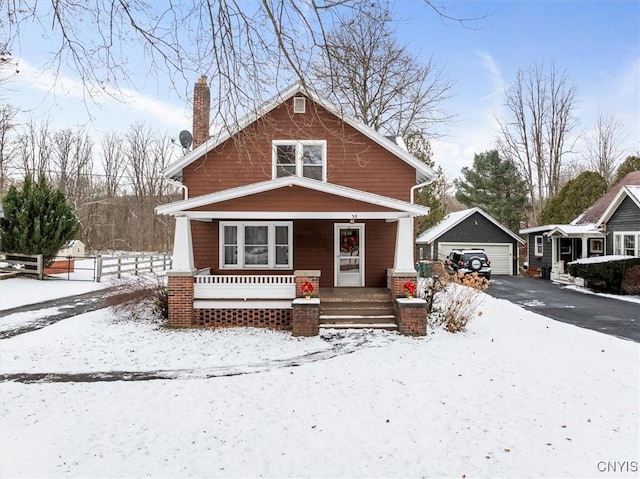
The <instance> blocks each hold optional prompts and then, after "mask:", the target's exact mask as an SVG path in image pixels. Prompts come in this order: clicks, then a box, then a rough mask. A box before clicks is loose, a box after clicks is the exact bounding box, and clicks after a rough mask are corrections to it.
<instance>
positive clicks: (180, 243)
mask: <svg viewBox="0 0 640 479" xmlns="http://www.w3.org/2000/svg"><path fill="white" fill-rule="evenodd" d="M194 269H195V268H194V267H193V243H192V241H191V221H190V220H189V218H188V217H186V216H177V217H176V229H175V233H174V237H173V263H172V264H171V271H181V272H192V273H193V271H194Z"/></svg>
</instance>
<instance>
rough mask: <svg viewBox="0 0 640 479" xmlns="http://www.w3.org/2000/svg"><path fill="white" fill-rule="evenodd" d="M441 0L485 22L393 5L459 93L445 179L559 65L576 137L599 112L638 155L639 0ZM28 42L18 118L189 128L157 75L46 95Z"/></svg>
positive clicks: (41, 68)
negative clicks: (116, 89) (99, 92)
mask: <svg viewBox="0 0 640 479" xmlns="http://www.w3.org/2000/svg"><path fill="white" fill-rule="evenodd" d="M440 3H445V4H446V8H447V13H448V14H450V15H451V16H457V17H464V18H470V17H481V18H479V19H478V20H476V21H470V22H468V23H467V26H466V27H463V26H461V25H459V24H457V23H455V22H452V21H448V20H445V19H443V18H441V17H439V16H437V15H435V14H434V13H432V12H431V11H430V10H429V9H428V8H425V6H424V5H422V4H421V2H420V1H419V0H396V1H395V2H393V3H392V5H393V8H394V11H395V16H396V18H397V19H398V35H399V37H400V39H401V40H402V41H403V42H406V43H408V44H409V46H410V48H411V49H412V50H413V51H415V52H416V53H417V54H418V55H420V56H422V57H424V58H428V57H429V56H433V59H434V60H435V61H436V62H437V63H438V64H439V65H440V66H441V67H442V68H443V69H444V72H445V74H446V75H447V76H448V77H449V78H450V79H451V81H452V82H453V83H454V88H453V93H454V95H455V96H454V97H452V98H451V99H450V100H448V101H447V103H446V104H445V105H444V106H445V108H446V109H447V110H448V111H449V112H451V113H453V114H454V115H456V120H455V122H454V123H453V124H452V125H451V126H449V127H448V128H446V129H444V130H442V131H441V133H443V134H444V136H443V137H441V138H440V139H438V140H436V141H434V144H433V145H434V153H435V161H436V164H437V165H441V166H442V167H443V168H444V169H445V172H446V173H447V175H448V176H450V177H456V176H458V175H459V172H460V168H462V167H463V166H470V165H471V164H472V162H473V155H474V153H479V152H482V151H485V150H488V149H490V148H492V147H493V146H494V144H495V137H496V131H495V127H496V123H495V117H496V115H500V114H501V113H502V105H503V102H504V96H503V92H504V89H505V88H506V87H508V85H509V84H510V82H511V81H512V80H513V79H514V78H515V74H516V72H517V70H518V68H522V69H527V68H529V67H530V66H532V65H533V64H535V63H536V62H538V63H539V62H545V63H550V62H555V64H556V67H557V68H558V69H563V70H566V75H567V77H568V78H569V79H570V80H571V81H572V82H573V83H574V84H575V86H576V88H577V100H578V102H577V108H576V111H575V115H576V116H577V117H578V119H579V121H580V123H579V125H578V127H577V128H576V129H575V131H574V134H575V135H576V136H577V135H582V136H586V135H588V134H589V131H590V130H591V129H592V128H593V126H594V124H595V118H596V115H597V113H598V111H600V112H602V113H604V114H606V115H615V117H616V119H617V120H618V121H619V122H620V123H621V124H623V125H624V135H625V136H626V140H625V143H624V147H625V148H626V149H627V151H626V153H627V154H631V153H636V152H638V151H640V120H639V117H640V2H638V1H637V0H623V1H589V0H583V1H578V0H576V1H570V0H566V1H551V0H547V1H545V0H542V1H515V0H512V1H497V2H489V1H483V2H480V1H476V2H466V1H457V0H453V1H448V2H440ZM24 40H26V41H23V42H22V44H21V45H20V48H19V50H18V51H16V52H14V55H15V56H16V57H19V58H20V64H19V67H18V68H19V69H20V71H21V73H20V74H19V75H18V76H17V77H15V78H14V79H13V80H12V81H11V82H10V83H9V84H7V85H5V86H4V87H3V88H4V91H3V92H2V96H3V100H2V101H7V102H9V103H11V104H13V105H16V106H18V107H19V108H20V109H22V110H23V111H25V112H27V113H26V114H25V115H23V116H22V119H26V118H27V115H28V114H32V115H33V116H34V117H36V118H40V117H42V116H44V115H49V117H50V118H51V121H52V125H53V127H54V128H62V127H73V126H78V125H87V129H89V130H90V131H91V132H92V134H94V135H95V136H96V137H100V136H101V135H102V133H104V132H106V131H112V130H120V131H122V130H124V129H126V128H127V127H128V126H129V125H130V124H132V123H134V122H139V121H145V122H146V123H147V124H149V125H150V126H152V127H153V128H154V129H156V130H157V131H159V132H162V133H167V134H170V135H172V136H175V137H176V138H177V135H178V132H179V131H180V130H183V129H190V128H191V119H190V110H189V108H188V106H187V105H186V104H185V102H184V101H183V100H181V99H180V98H179V97H178V95H177V94H176V93H173V92H171V91H170V89H169V88H167V87H166V86H165V85H164V84H163V79H162V78H150V77H148V76H146V77H145V81H144V88H139V90H140V91H136V90H134V89H131V90H125V91H124V92H123V96H124V97H125V98H126V102H124V103H119V102H115V101H113V100H110V99H109V98H107V97H105V96H98V102H99V104H100V105H96V104H95V103H93V102H88V103H87V102H84V101H83V97H82V88H81V86H80V83H79V80H78V78H77V77H74V76H73V74H71V73H70V72H68V71H63V72H61V73H62V75H61V76H60V77H59V82H58V83H57V85H56V87H55V89H53V90H52V88H51V84H52V80H51V74H52V72H50V71H48V70H47V67H46V65H45V64H44V58H45V57H44V55H43V53H44V52H45V51H46V50H47V49H48V47H46V46H44V45H45V44H44V43H43V42H42V41H40V39H39V38H35V37H34V38H33V41H30V39H28V38H25V39H24ZM141 64H144V62H143V61H142V60H141ZM195 80H196V78H193V79H192V81H195ZM141 85H142V83H141ZM185 88H186V90H187V91H190V90H191V87H190V86H183V87H182V90H183V91H184V90H185ZM53 93H55V94H53ZM90 117H92V118H93V119H92V120H90ZM576 147H577V148H580V147H581V142H580V141H578V143H577V144H576Z"/></svg>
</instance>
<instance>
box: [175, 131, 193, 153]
mask: <svg viewBox="0 0 640 479" xmlns="http://www.w3.org/2000/svg"><path fill="white" fill-rule="evenodd" d="M178 138H179V139H180V144H181V145H182V148H185V149H188V148H189V147H190V146H191V142H192V141H193V137H192V136H191V133H189V132H188V131H187V130H182V131H181V132H180V136H179V137H178Z"/></svg>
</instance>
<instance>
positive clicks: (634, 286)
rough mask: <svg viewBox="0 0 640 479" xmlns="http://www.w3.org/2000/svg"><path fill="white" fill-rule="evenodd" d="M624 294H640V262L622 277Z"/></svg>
mask: <svg viewBox="0 0 640 479" xmlns="http://www.w3.org/2000/svg"><path fill="white" fill-rule="evenodd" d="M622 294H630V295H640V264H637V265H635V266H632V267H631V268H629V269H628V270H627V271H626V272H625V274H624V278H622Z"/></svg>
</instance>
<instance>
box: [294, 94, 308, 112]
mask: <svg viewBox="0 0 640 479" xmlns="http://www.w3.org/2000/svg"><path fill="white" fill-rule="evenodd" d="M305 107H306V102H305V98H304V97H303V96H296V97H294V98H293V112H294V113H304V112H305Z"/></svg>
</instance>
